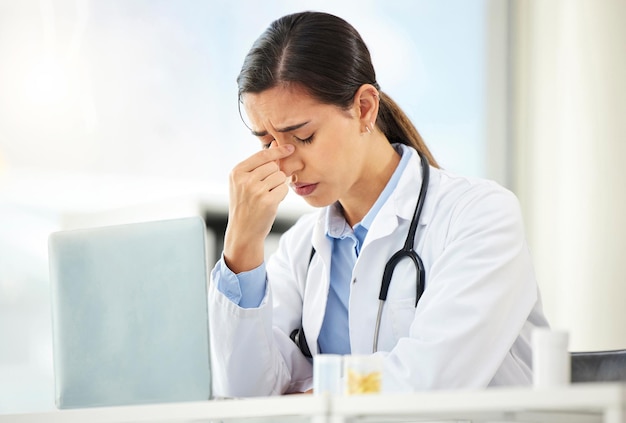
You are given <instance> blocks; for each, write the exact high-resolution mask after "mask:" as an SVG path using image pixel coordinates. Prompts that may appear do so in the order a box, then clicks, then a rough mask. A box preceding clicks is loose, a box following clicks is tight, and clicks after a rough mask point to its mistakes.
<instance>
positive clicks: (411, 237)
mask: <svg viewBox="0 0 626 423" xmlns="http://www.w3.org/2000/svg"><path fill="white" fill-rule="evenodd" d="M419 156H420V160H421V162H422V186H421V187H420V193H419V196H418V197H417V205H416V206H415V211H414V212H413V218H412V219H411V224H410V226H409V232H408V233H407V236H406V240H405V241H404V246H403V247H402V249H401V250H398V251H396V252H395V253H394V254H393V255H392V256H391V258H390V259H389V260H388V261H387V263H386V264H385V270H384V271H383V279H382V282H381V284H380V294H379V295H378V314H377V316H376V326H375V328H374V344H373V347H372V352H376V351H378V337H379V332H380V321H381V317H382V314H383V306H384V305H385V301H386V300H387V294H388V293H389V286H390V285H391V277H392V276H393V272H394V270H395V269H396V266H397V265H398V263H399V262H400V261H402V260H404V259H410V260H411V261H412V262H413V265H414V266H415V270H416V275H415V307H417V303H418V302H419V300H420V298H421V296H422V294H423V293H424V280H425V278H426V272H425V271H424V263H422V259H421V258H420V256H419V255H418V254H417V252H416V251H415V250H414V249H413V244H414V243H415V233H416V232H417V225H418V224H419V220H420V217H421V215H422V209H423V208H424V200H425V199H426V192H427V191H428V182H429V180H430V168H429V166H428V160H426V157H424V156H423V155H422V154H420V155H419ZM314 255H315V249H313V250H311V256H310V257H309V264H310V263H311V260H312V259H313V256H314ZM289 337H290V338H291V340H292V341H293V342H295V344H296V345H297V346H298V348H299V349H300V351H302V353H303V354H304V356H305V357H308V358H311V357H312V355H311V351H310V349H309V346H308V345H307V342H306V337H305V336H304V329H303V328H302V327H300V329H295V330H294V331H293V332H291V334H290V335H289Z"/></svg>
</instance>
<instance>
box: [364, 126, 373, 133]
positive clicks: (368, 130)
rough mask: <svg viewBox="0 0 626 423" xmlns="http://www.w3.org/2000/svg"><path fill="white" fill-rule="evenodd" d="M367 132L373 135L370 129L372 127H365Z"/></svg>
mask: <svg viewBox="0 0 626 423" xmlns="http://www.w3.org/2000/svg"><path fill="white" fill-rule="evenodd" d="M365 130H366V131H367V133H368V134H371V133H372V130H371V129H370V127H369V126H366V127H365Z"/></svg>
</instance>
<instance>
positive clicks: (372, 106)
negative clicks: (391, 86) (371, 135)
mask: <svg viewBox="0 0 626 423" xmlns="http://www.w3.org/2000/svg"><path fill="white" fill-rule="evenodd" d="M379 101H380V96H379V94H378V90H377V89H376V87H374V86H373V85H371V84H363V85H361V87H360V88H359V89H358V90H357V92H356V94H355V95H354V107H355V109H356V110H357V117H358V119H359V121H360V124H361V127H362V128H363V130H362V132H365V131H373V130H374V126H375V125H376V118H377V117H378V104H379Z"/></svg>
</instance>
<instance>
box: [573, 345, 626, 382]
mask: <svg viewBox="0 0 626 423" xmlns="http://www.w3.org/2000/svg"><path fill="white" fill-rule="evenodd" d="M571 363H572V383H576V382H626V349H624V350H612V351H588V352H572V353H571Z"/></svg>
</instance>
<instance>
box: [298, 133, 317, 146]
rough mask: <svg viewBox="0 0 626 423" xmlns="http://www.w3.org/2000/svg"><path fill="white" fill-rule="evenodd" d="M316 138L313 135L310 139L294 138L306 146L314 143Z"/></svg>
mask: <svg viewBox="0 0 626 423" xmlns="http://www.w3.org/2000/svg"><path fill="white" fill-rule="evenodd" d="M314 136H315V134H311V136H310V137H308V138H304V139H302V138H298V137H296V136H294V138H295V139H296V140H297V141H298V142H301V143H304V144H309V143H310V142H312V141H313V137H314Z"/></svg>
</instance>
